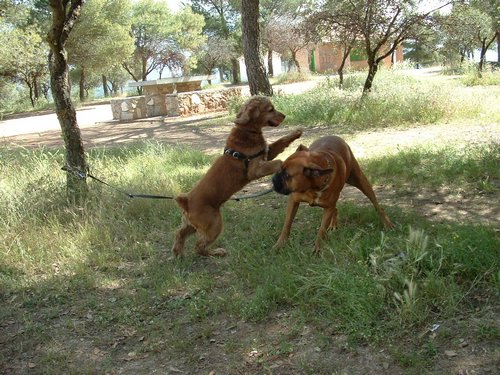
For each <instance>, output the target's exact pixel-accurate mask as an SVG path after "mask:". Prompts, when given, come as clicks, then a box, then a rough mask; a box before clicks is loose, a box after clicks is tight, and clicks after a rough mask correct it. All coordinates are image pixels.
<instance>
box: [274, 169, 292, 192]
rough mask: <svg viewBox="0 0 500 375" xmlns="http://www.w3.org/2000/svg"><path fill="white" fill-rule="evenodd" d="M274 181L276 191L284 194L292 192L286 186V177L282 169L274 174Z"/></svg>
mask: <svg viewBox="0 0 500 375" xmlns="http://www.w3.org/2000/svg"><path fill="white" fill-rule="evenodd" d="M272 181H273V189H274V191H275V192H277V193H279V194H284V195H288V194H290V191H289V190H288V189H287V187H286V184H285V178H284V175H283V172H282V171H281V172H278V173H276V174H275V175H274V176H273V178H272Z"/></svg>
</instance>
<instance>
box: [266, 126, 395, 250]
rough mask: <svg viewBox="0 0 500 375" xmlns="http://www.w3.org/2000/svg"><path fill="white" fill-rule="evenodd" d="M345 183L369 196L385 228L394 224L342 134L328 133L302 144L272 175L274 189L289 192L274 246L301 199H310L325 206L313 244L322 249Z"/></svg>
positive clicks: (280, 242)
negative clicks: (329, 134)
mask: <svg viewBox="0 0 500 375" xmlns="http://www.w3.org/2000/svg"><path fill="white" fill-rule="evenodd" d="M346 183H347V184H349V185H352V186H355V187H357V188H358V189H359V190H361V191H362V192H363V194H364V195H366V196H367V197H368V199H370V201H371V202H372V203H373V206H374V207H375V209H376V210H377V212H378V215H379V217H380V220H382V222H383V223H384V225H385V227H386V228H393V227H394V224H392V223H391V221H390V220H389V218H388V217H387V215H386V214H385V212H384V210H383V209H382V207H380V206H379V204H378V202H377V198H376V196H375V193H374V192H373V189H372V186H371V185H370V183H369V182H368V179H367V178H366V176H365V175H364V173H363V172H362V171H361V168H360V167H359V164H358V162H357V161H356V159H355V158H354V155H353V154H352V151H351V149H350V148H349V146H348V145H347V143H346V142H345V141H344V140H343V139H342V138H340V137H336V136H329V137H323V138H320V139H318V140H316V141H315V142H313V144H311V146H310V147H309V148H307V147H305V146H303V145H300V146H299V148H298V149H297V151H296V152H295V153H294V154H292V155H290V157H288V158H287V159H286V160H285V161H284V162H283V165H282V167H281V170H280V171H279V172H278V173H276V174H275V175H274V176H273V186H274V190H275V191H276V192H278V193H280V194H285V195H288V194H290V198H289V199H288V208H287V213H286V219H285V224H284V226H283V230H282V231H281V235H280V237H279V239H278V241H277V242H276V244H275V245H274V247H275V248H277V249H278V248H281V247H283V245H284V244H285V242H286V241H287V239H288V236H289V235H290V229H291V227H292V222H293V219H294V218H295V215H296V213H297V209H298V207H299V204H300V202H307V203H309V205H311V206H319V207H322V208H323V219H322V221H321V227H320V229H319V232H318V235H317V237H316V243H315V246H314V252H315V253H319V251H320V249H321V244H322V241H323V240H324V239H325V238H326V232H327V230H328V229H335V228H336V227H337V208H336V205H337V200H338V199H339V196H340V192H341V191H342V189H343V187H344V185H345V184H346Z"/></svg>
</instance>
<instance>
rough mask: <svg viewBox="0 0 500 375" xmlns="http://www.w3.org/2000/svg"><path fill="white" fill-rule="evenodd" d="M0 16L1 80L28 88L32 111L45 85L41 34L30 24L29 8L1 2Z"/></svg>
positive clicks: (10, 2) (45, 46)
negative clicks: (2, 78)
mask: <svg viewBox="0 0 500 375" xmlns="http://www.w3.org/2000/svg"><path fill="white" fill-rule="evenodd" d="M1 5H2V7H1V8H0V9H1V12H0V45H1V46H2V53H1V54H0V76H3V77H4V78H5V79H7V80H10V81H12V82H16V83H21V84H23V85H25V86H26V87H27V88H28V93H29V99H30V101H31V105H32V106H33V107H34V106H35V105H36V103H37V102H38V100H39V98H40V96H41V87H42V85H43V84H44V83H45V82H46V79H47V77H48V75H47V73H48V70H47V53H48V49H47V45H46V43H45V42H44V40H43V38H42V35H41V33H40V30H38V29H37V27H36V26H35V25H33V24H31V23H30V8H29V7H28V6H27V5H26V4H16V3H15V2H13V1H3V2H2V3H1Z"/></svg>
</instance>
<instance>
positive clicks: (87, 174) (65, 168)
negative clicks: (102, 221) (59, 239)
mask: <svg viewBox="0 0 500 375" xmlns="http://www.w3.org/2000/svg"><path fill="white" fill-rule="evenodd" d="M61 169H62V170H63V171H65V172H68V173H73V174H74V175H75V176H77V177H78V178H80V179H82V180H83V179H85V178H87V177H88V178H91V179H93V180H95V181H97V182H99V183H101V184H103V185H106V186H108V187H109V188H111V189H113V190H116V191H118V192H119V193H122V194H124V195H126V196H127V197H129V198H131V199H132V198H146V199H175V197H174V196H170V195H150V194H131V193H127V192H126V191H124V190H121V189H119V188H117V187H116V186H113V185H111V184H109V183H107V182H105V181H103V180H102V179H100V178H98V177H96V176H94V175H92V174H91V173H90V172H89V171H87V172H83V171H81V170H79V169H77V168H74V167H71V166H69V165H65V166H63V167H62V168H61ZM272 191H273V189H272V188H270V189H268V190H264V191H263V192H260V193H257V194H252V195H244V196H235V197H231V198H230V200H234V201H236V202H239V201H242V200H245V199H251V198H257V197H260V196H263V195H266V194H269V193H270V192H272Z"/></svg>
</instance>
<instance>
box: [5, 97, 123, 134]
mask: <svg viewBox="0 0 500 375" xmlns="http://www.w3.org/2000/svg"><path fill="white" fill-rule="evenodd" d="M76 118H77V120H78V125H79V126H80V128H85V127H89V126H95V125H96V123H101V122H107V121H112V120H113V114H112V112H111V105H110V104H109V103H107V104H99V105H92V106H85V107H82V108H79V109H78V110H77V111H76ZM60 129H61V127H60V125H59V121H58V120H57V115H56V114H55V113H48V114H44V115H39V114H32V115H29V114H27V115H26V116H23V117H17V118H13V119H9V120H4V121H0V137H11V136H15V135H22V134H33V133H43V132H46V131H50V130H60Z"/></svg>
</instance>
